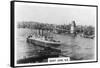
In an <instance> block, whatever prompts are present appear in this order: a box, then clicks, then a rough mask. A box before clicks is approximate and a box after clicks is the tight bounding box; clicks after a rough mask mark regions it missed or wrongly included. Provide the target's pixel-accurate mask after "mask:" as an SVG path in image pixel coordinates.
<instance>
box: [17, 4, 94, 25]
mask: <svg viewBox="0 0 100 68" xmlns="http://www.w3.org/2000/svg"><path fill="white" fill-rule="evenodd" d="M72 20H75V21H76V24H80V25H95V22H96V8H95V7H84V6H69V5H50V4H49V5H48V4H34V3H18V2H17V3H15V21H16V22H19V21H37V22H42V23H51V24H68V23H71V21H72Z"/></svg>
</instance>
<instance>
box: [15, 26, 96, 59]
mask: <svg viewBox="0 0 100 68" xmlns="http://www.w3.org/2000/svg"><path fill="white" fill-rule="evenodd" d="M34 32H36V30H30V29H22V28H20V29H17V33H18V34H17V36H16V40H17V43H16V47H17V50H16V52H17V53H16V54H17V55H16V56H17V60H20V59H24V58H28V57H30V56H33V57H35V56H36V55H37V50H40V49H42V48H41V47H39V46H36V45H34V44H29V43H27V42H26V38H27V36H28V35H29V34H32V33H34ZM54 37H55V39H57V40H60V41H61V42H62V43H63V44H62V45H61V46H59V49H61V50H62V53H63V55H66V56H69V57H71V58H72V59H75V60H89V59H93V57H94V39H88V38H82V37H80V36H77V37H76V38H73V37H71V36H70V35H64V34H61V35H59V34H54Z"/></svg>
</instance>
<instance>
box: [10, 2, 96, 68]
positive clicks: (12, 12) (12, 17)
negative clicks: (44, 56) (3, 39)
mask: <svg viewBox="0 0 100 68" xmlns="http://www.w3.org/2000/svg"><path fill="white" fill-rule="evenodd" d="M15 2H22V3H38V4H52V5H71V6H85V7H96V61H86V62H78V61H77V62H73V63H57V64H41V65H27V66H15V58H14V57H15V55H14V54H15V51H14V50H15V49H14V47H15V45H14V43H15V42H14V40H15V39H14V38H15V36H14V33H15V31H14V27H15V25H14V24H15V22H14V20H15V19H14V18H15V15H14V9H15ZM10 21H11V23H10V66H11V67H31V66H47V65H62V64H79V63H93V62H98V6H97V5H83V4H65V3H52V2H37V1H10Z"/></svg>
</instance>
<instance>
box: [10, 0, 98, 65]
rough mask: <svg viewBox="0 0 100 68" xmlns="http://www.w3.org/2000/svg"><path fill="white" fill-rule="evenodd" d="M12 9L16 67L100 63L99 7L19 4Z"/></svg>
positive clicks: (17, 2)
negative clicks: (99, 56) (99, 49)
mask: <svg viewBox="0 0 100 68" xmlns="http://www.w3.org/2000/svg"><path fill="white" fill-rule="evenodd" d="M12 6H13V8H14V9H13V13H14V15H12V16H14V17H12V19H14V20H12V23H14V24H13V25H12V26H13V27H14V28H13V29H14V33H13V34H14V35H13V36H14V37H13V38H14V41H13V43H14V45H12V46H11V47H12V48H13V47H14V49H13V50H14V51H13V52H14V53H13V54H14V55H13V58H14V59H13V61H14V63H13V64H14V66H28V65H33V66H34V65H37V66H38V65H49V64H50V65H51V64H65V63H66V64H69V63H82V62H96V61H97V6H95V5H90V6H89V5H75V4H61V3H42V2H20V1H15V2H13V5H12ZM12 23H11V24H12Z"/></svg>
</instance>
